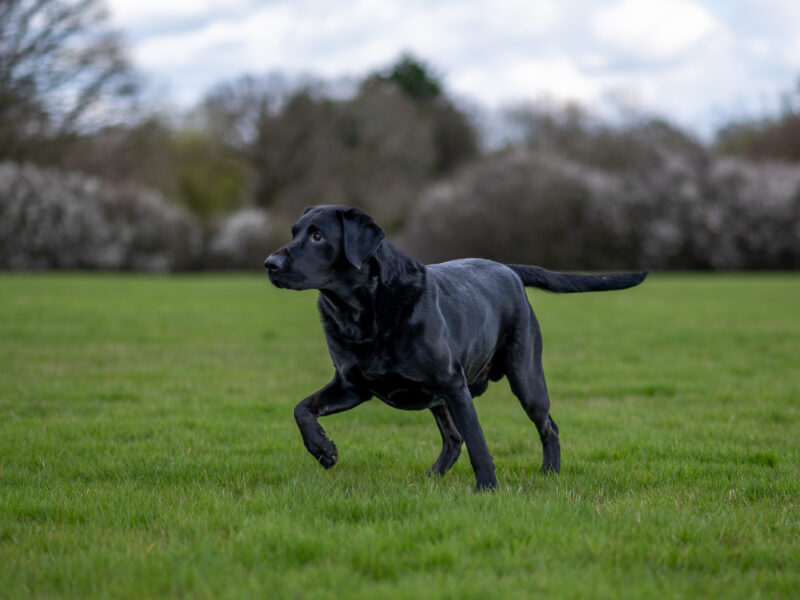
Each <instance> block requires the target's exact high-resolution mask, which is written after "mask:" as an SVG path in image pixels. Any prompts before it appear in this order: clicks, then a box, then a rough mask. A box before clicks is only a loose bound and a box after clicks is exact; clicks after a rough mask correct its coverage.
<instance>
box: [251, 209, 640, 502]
mask: <svg viewBox="0 0 800 600" xmlns="http://www.w3.org/2000/svg"><path fill="white" fill-rule="evenodd" d="M385 237H386V236H385V234H384V232H383V230H382V229H381V228H380V227H379V226H378V225H377V224H376V223H375V221H374V220H373V219H372V218H371V217H370V216H369V215H367V214H366V213H365V212H363V211H362V210H360V209H358V208H353V207H348V206H313V207H309V208H307V209H306V210H305V212H304V213H303V215H302V217H301V218H300V219H299V220H298V221H297V222H296V223H295V224H294V226H293V227H292V240H291V241H290V242H289V243H288V244H287V245H285V246H283V247H282V248H280V249H279V250H277V251H275V252H274V253H273V254H271V255H270V256H269V257H268V258H267V259H266V260H265V261H264V266H265V268H266V270H267V274H268V277H269V279H270V281H271V282H272V283H273V284H274V285H275V286H277V287H279V288H287V289H292V290H307V289H317V290H319V292H320V294H319V300H318V304H317V306H318V308H319V313H320V315H321V317H322V323H323V328H324V331H325V337H326V340H327V342H328V349H329V351H330V355H331V358H332V359H333V365H334V367H335V374H334V376H333V379H332V380H331V382H330V383H328V384H327V385H326V386H325V387H323V388H322V389H321V390H319V391H318V392H315V393H314V394H311V395H310V396H308V397H307V398H305V399H304V400H302V401H301V402H300V403H299V404H297V406H296V407H295V410H294V417H295V420H296V421H297V425H298V427H299V428H300V433H301V435H302V437H303V442H304V444H305V446H306V448H307V449H308V451H309V452H310V453H311V454H312V455H313V456H314V458H316V459H317V461H319V463H320V464H321V465H322V466H323V467H325V468H326V469H328V468H330V467H332V466H333V465H335V464H336V461H337V459H338V451H337V449H336V446H335V444H334V443H333V442H332V441H331V440H330V439H328V437H327V435H326V434H325V431H324V430H323V428H322V427H321V426H320V424H319V421H318V419H319V417H324V416H326V415H331V414H334V413H338V412H342V411H345V410H349V409H351V408H354V407H355V406H358V405H359V404H361V403H362V402H366V401H367V400H369V399H371V398H372V397H373V396H377V397H378V398H380V399H381V400H382V401H383V402H385V403H386V404H388V405H389V406H393V407H395V408H401V409H404V410H421V409H426V408H427V409H429V410H430V411H431V412H432V413H433V417H434V419H435V420H436V424H437V425H438V427H439V431H440V433H441V436H442V450H441V453H440V455H439V457H438V458H437V459H436V462H434V464H433V466H432V467H431V468H430V472H429V473H430V474H434V475H443V474H444V473H446V472H447V471H448V469H450V467H452V466H453V464H455V462H456V460H457V459H458V457H459V454H460V453H461V447H462V443H463V442H466V446H467V453H468V455H469V460H470V462H471V464H472V468H473V470H474V472H475V481H476V489H477V490H484V489H492V488H495V487H496V486H497V478H496V476H495V467H494V461H493V460H492V456H491V455H490V454H489V449H488V448H487V446H486V441H485V439H484V436H483V432H482V430H481V426H480V423H479V422H478V417H477V414H476V412H475V406H474V404H473V398H475V397H477V396H480V395H481V394H482V393H483V392H484V391H486V388H487V386H488V382H489V380H491V381H497V380H499V379H501V378H502V377H503V376H505V377H507V378H508V381H509V383H510V384H511V390H512V391H513V393H514V395H516V397H517V398H518V399H519V401H520V403H521V404H522V407H523V408H524V409H525V412H526V414H527V415H528V417H529V418H530V420H531V421H533V423H534V425H535V426H536V429H537V430H538V432H539V438H540V439H541V442H542V449H543V455H544V458H543V461H542V468H541V470H542V471H543V472H545V473H559V472H560V470H561V449H560V444H559V438H558V426H557V425H556V423H555V421H554V420H553V418H552V417H551V416H550V399H549V397H548V394H547V386H546V384H545V378H544V372H543V371H542V336H541V332H540V329H539V324H538V322H537V320H536V317H535V315H534V313H533V309H532V308H531V306H530V304H529V303H528V298H527V296H526V294H525V286H533V287H537V288H543V289H545V290H548V291H551V292H588V291H603V290H620V289H625V288H629V287H632V286H635V285H637V284H639V283H641V282H642V281H643V280H644V278H645V277H646V275H647V273H646V272H638V273H611V274H603V275H582V274H568V273H557V272H554V271H548V270H545V269H542V268H540V267H535V266H525V265H505V264H501V263H498V262H494V261H490V260H483V259H475V258H468V259H460V260H454V261H450V262H445V263H441V264H437V265H428V266H425V265H423V264H422V263H420V262H419V261H417V260H414V259H413V258H410V257H409V256H407V255H406V254H404V253H403V252H400V251H399V250H397V249H395V248H394V247H393V246H392V245H391V244H390V243H389V242H388V241H387V240H386V239H385Z"/></svg>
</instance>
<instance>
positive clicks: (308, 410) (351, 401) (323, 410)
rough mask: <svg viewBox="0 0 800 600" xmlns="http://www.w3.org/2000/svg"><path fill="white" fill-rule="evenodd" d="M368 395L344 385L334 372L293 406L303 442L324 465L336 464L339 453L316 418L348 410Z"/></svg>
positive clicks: (367, 397) (368, 396)
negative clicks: (324, 384)
mask: <svg viewBox="0 0 800 600" xmlns="http://www.w3.org/2000/svg"><path fill="white" fill-rule="evenodd" d="M369 398H370V395H369V394H366V393H365V392H363V391H361V390H359V389H357V388H354V387H350V386H347V385H346V384H345V382H344V381H343V380H342V379H341V377H339V375H338V374H337V375H336V376H335V377H334V378H333V381H331V382H330V383H329V384H328V385H326V386H325V387H324V388H322V389H321V390H319V391H318V392H316V393H314V394H311V395H310V396H309V397H308V398H306V399H304V400H302V401H300V402H299V403H298V404H297V406H295V407H294V419H295V421H297V426H298V427H299V428H300V434H301V435H302V436H303V443H304V444H305V446H306V448H308V451H309V452H311V454H312V455H313V456H314V458H316V459H317V460H318V461H319V464H321V465H322V466H323V467H325V468H326V469H330V468H331V467H332V466H333V465H335V464H336V460H337V458H338V457H339V455H338V452H337V450H336V445H335V444H334V443H333V442H332V441H331V440H330V439H328V436H327V435H325V430H324V429H323V428H322V426H321V425H320V424H319V421H317V419H318V418H319V417H324V416H325V415H332V414H334V413H338V412H342V411H345V410H349V409H351V408H353V407H355V406H358V405H359V404H361V403H362V402H364V401H366V400H369Z"/></svg>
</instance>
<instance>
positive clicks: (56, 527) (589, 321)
mask: <svg viewBox="0 0 800 600" xmlns="http://www.w3.org/2000/svg"><path fill="white" fill-rule="evenodd" d="M531 299H532V301H533V304H534V307H535V308H536V311H537V314H538V316H539V320H540V322H541V324H542V328H543V331H544V337H545V367H546V373H547V376H548V383H549V387H550V393H551V397H552V401H553V408H552V412H553V416H554V418H555V419H556V420H557V422H558V424H559V426H560V428H561V439H562V442H561V443H562V460H563V472H562V474H561V476H560V477H553V476H544V475H541V474H539V472H538V468H539V465H540V463H541V447H540V444H539V440H538V436H537V435H536V432H535V429H534V427H533V425H532V424H531V423H530V422H529V421H528V420H527V418H526V417H525V415H524V413H523V411H522V409H521V408H520V406H519V404H518V403H517V401H516V399H515V398H514V397H513V396H512V395H511V393H510V391H509V389H508V385H507V384H506V383H505V382H500V383H498V384H494V385H493V386H490V388H489V391H488V392H487V394H486V395H485V396H483V397H481V398H480V399H479V400H478V402H477V407H478V412H479V414H480V417H481V422H482V424H483V428H484V432H485V434H486V437H487V442H488V444H489V448H490V450H491V452H492V454H493V455H494V457H495V462H496V465H497V475H498V480H499V489H498V491H497V492H496V493H493V494H476V493H474V492H473V491H472V487H473V485H474V477H473V474H472V471H471V469H470V466H469V461H468V460H467V458H466V454H464V455H463V456H462V458H461V460H460V461H459V463H458V464H457V465H456V466H455V468H454V469H453V471H452V472H450V473H449V474H448V475H446V476H445V477H444V478H442V479H434V480H431V479H428V478H427V477H426V476H425V473H426V471H427V469H428V467H429V466H430V464H431V463H432V462H433V460H434V459H435V458H436V456H437V454H438V450H439V440H438V431H437V429H436V426H435V424H434V421H433V418H432V416H431V415H430V414H429V413H428V412H427V411H424V412H402V411H397V410H394V409H391V408H389V407H387V406H385V405H383V404H381V403H380V402H379V401H377V400H376V401H373V402H370V403H367V404H366V405H363V406H360V407H358V408H357V409H355V410H353V411H351V412H349V413H344V414H341V415H336V416H332V417H328V418H326V419H323V424H324V426H325V427H326V429H327V431H328V433H329V434H330V436H331V438H332V439H333V440H334V441H335V442H336V443H337V445H338V447H339V464H338V465H337V466H336V467H335V468H333V469H331V470H330V471H325V470H323V469H322V468H321V467H319V466H318V465H317V464H315V462H314V460H313V459H312V458H311V456H310V455H309V454H308V453H307V452H306V450H305V448H304V447H303V445H302V442H301V440H300V436H299V434H298V432H297V430H296V427H295V424H294V420H293V417H292V407H293V406H294V404H295V403H296V402H297V401H299V400H300V399H302V398H303V397H304V396H305V395H307V394H309V393H311V392H313V391H315V390H316V389H318V388H319V387H321V386H322V385H324V384H325V383H326V382H327V381H328V380H329V378H330V376H331V374H332V368H331V366H330V359H329V357H328V355H327V350H326V347H325V344H324V340H323V337H322V333H321V326H320V323H319V319H318V317H317V315H316V312H315V306H314V303H315V294H314V293H312V292H307V293H293V292H288V291H280V290H276V289H274V288H272V287H271V286H269V285H268V284H267V283H266V282H265V281H264V279H263V278H258V277H244V276H213V277H212V276H180V277H149V276H116V275H114V276H112V275H107V276H103V275H98V276H85V275H2V276H0V597H9V598H23V597H24V598H27V597H33V598H59V597H64V598H86V597H109V598H147V597H156V596H188V597H196V598H243V597H253V598H295V597H297V598H299V597H302V598H365V599H367V598H369V599H372V598H395V597H397V598H421V597H425V598H435V597H441V598H487V597H496V598H501V597H502V598H530V597H534V596H542V597H545V596H546V597H557V598H562V597H563V598H619V597H630V598H642V597H657V598H676V597H714V598H718V597H722V598H730V597H740V598H758V597H763V598H796V597H798V595H800V443H799V442H800V277H798V276H796V275H759V276H749V275H748V276H743V275H725V276H720V275H703V276H666V275H664V276H662V275H655V276H652V277H651V278H650V279H649V280H648V281H647V282H646V283H645V284H644V285H643V286H641V287H639V288H636V289H633V290H629V291H625V292H618V293H608V294H585V295H572V296H556V295H548V294H545V293H542V292H532V293H531Z"/></svg>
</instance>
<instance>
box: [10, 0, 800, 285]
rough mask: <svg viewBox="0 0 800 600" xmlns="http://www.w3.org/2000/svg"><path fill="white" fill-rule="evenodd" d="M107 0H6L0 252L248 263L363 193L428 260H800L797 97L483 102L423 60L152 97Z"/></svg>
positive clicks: (30, 259)
mask: <svg viewBox="0 0 800 600" xmlns="http://www.w3.org/2000/svg"><path fill="white" fill-rule="evenodd" d="M141 86H142V82H141V78H140V77H138V76H137V74H136V71H135V69H134V67H133V65H132V64H131V63H130V61H129V60H128V59H127V58H126V51H125V47H124V44H123V43H122V42H121V40H120V38H119V36H118V34H116V33H115V32H114V31H113V30H112V29H111V28H110V27H109V25H108V15H107V13H106V12H105V11H104V5H103V4H102V2H101V1H100V0H7V1H6V2H5V3H3V4H2V5H0V220H1V221H2V223H1V224H0V267H5V268H61V267H64V268H106V269H192V268H227V267H236V268H257V267H258V265H260V263H261V261H262V260H263V256H264V255H265V253H266V252H268V251H269V250H270V249H271V248H272V247H274V246H275V245H277V244H279V243H280V242H281V241H283V240H284V239H285V238H286V235H287V231H288V226H289V224H290V223H291V222H292V221H293V220H294V219H295V218H296V216H297V215H298V214H300V212H301V211H302V210H303V208H304V207H306V206H309V205H313V204H351V205H356V206H360V207H362V208H364V209H365V210H367V211H368V212H369V213H371V214H372V215H374V216H375V217H376V219H377V220H378V221H379V222H380V223H381V224H382V225H383V226H384V228H385V229H386V231H387V233H388V234H389V236H390V238H392V239H393V240H395V241H396V242H397V243H398V244H400V245H401V246H402V247H404V248H405V249H406V250H408V251H409V252H411V253H414V254H416V255H418V256H420V257H422V258H424V259H426V260H441V259H445V258H449V257H454V256H467V255H476V256H485V257H488V258H495V259H498V260H503V261H506V262H532V263H538V264H543V265H546V266H550V267H553V268H571V269H580V268H586V269H593V268H598V269H600V268H609V267H617V266H618V267H649V268H681V269H692V268H716V269H741V268H797V267H798V266H800V230H798V228H797V225H796V223H798V222H800V220H799V219H798V217H800V176H798V174H799V173H800V168H798V162H800V129H798V124H800V103H798V102H797V99H796V98H795V97H794V96H792V95H787V97H786V101H785V102H784V108H783V111H782V113H781V114H779V115H778V116H776V117H774V118H771V119H768V120H744V121H739V122H735V123H730V124H728V125H726V126H724V127H722V128H721V129H720V130H719V131H718V133H717V135H716V137H715V139H714V140H713V142H712V143H702V142H700V141H698V140H697V139H696V138H695V137H693V136H692V135H691V134H690V133H688V132H685V131H682V130H681V129H680V128H678V127H676V126H675V125H673V124H671V123H668V122H666V121H664V120H661V119H657V118H653V117H648V116H643V115H631V116H629V118H627V119H624V120H623V121H621V122H614V123H611V122H609V121H608V120H604V119H602V118H600V117H598V116H596V115H595V114H593V113H592V111H591V110H589V109H587V108H585V107H581V106H578V105H575V104H569V103H567V104H553V103H550V104H547V103H541V102H540V103H531V104H526V105H519V106H515V107H512V108H510V109H508V110H507V111H505V113H504V115H503V117H502V118H503V121H504V127H505V128H506V129H508V130H509V131H512V132H513V133H514V135H513V136H509V137H508V138H507V139H506V140H505V141H504V142H502V143H501V144H499V145H498V144H495V145H494V146H493V147H491V148H488V147H487V143H486V141H485V136H484V131H483V130H482V129H481V127H479V126H478V125H477V120H476V118H475V115H474V114H472V113H471V111H470V110H468V109H467V108H465V107H464V104H463V102H459V101H456V100H455V99H453V98H452V97H451V95H450V94H448V92H447V90H446V88H445V86H444V84H443V81H442V78H441V77H440V76H439V75H438V74H437V72H436V70H435V69H434V68H433V67H431V66H430V65H429V64H427V63H426V62H425V61H424V60H421V59H419V58H418V57H414V56H411V55H407V54H406V55H403V56H400V57H399V58H398V59H397V60H396V61H395V62H394V63H393V64H391V65H387V66H386V67H385V68H383V69H379V70H376V71H374V72H371V73H366V74H365V75H364V76H363V77H362V78H360V79H359V80H357V81H345V82H342V81H324V80H318V79H314V78H311V77H291V76H288V75H285V74H279V73H272V74H267V75H242V76H240V77H238V78H235V79H232V80H230V81H226V82H221V83H220V84H218V85H217V86H215V87H214V88H213V89H211V90H209V91H208V93H207V94H206V95H205V96H204V97H203V98H202V100H201V101H200V102H199V103H198V104H197V105H196V106H194V107H193V108H191V109H190V110H186V111H183V112H181V113H180V114H174V113H171V114H165V113H163V112H160V111H159V110H158V109H156V108H154V107H152V106H148V105H147V103H146V102H145V101H144V96H142V95H141V94H140V93H139V90H140V89H141Z"/></svg>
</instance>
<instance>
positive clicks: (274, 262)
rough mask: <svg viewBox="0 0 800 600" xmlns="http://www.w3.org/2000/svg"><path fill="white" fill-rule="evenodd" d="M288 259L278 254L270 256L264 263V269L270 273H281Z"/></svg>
mask: <svg viewBox="0 0 800 600" xmlns="http://www.w3.org/2000/svg"><path fill="white" fill-rule="evenodd" d="M284 262H286V258H285V257H283V256H280V255H277V254H270V255H269V256H268V257H267V260H265V261H264V268H265V269H266V270H267V271H269V272H270V273H275V272H277V271H280V270H281V268H282V267H283V263H284Z"/></svg>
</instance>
